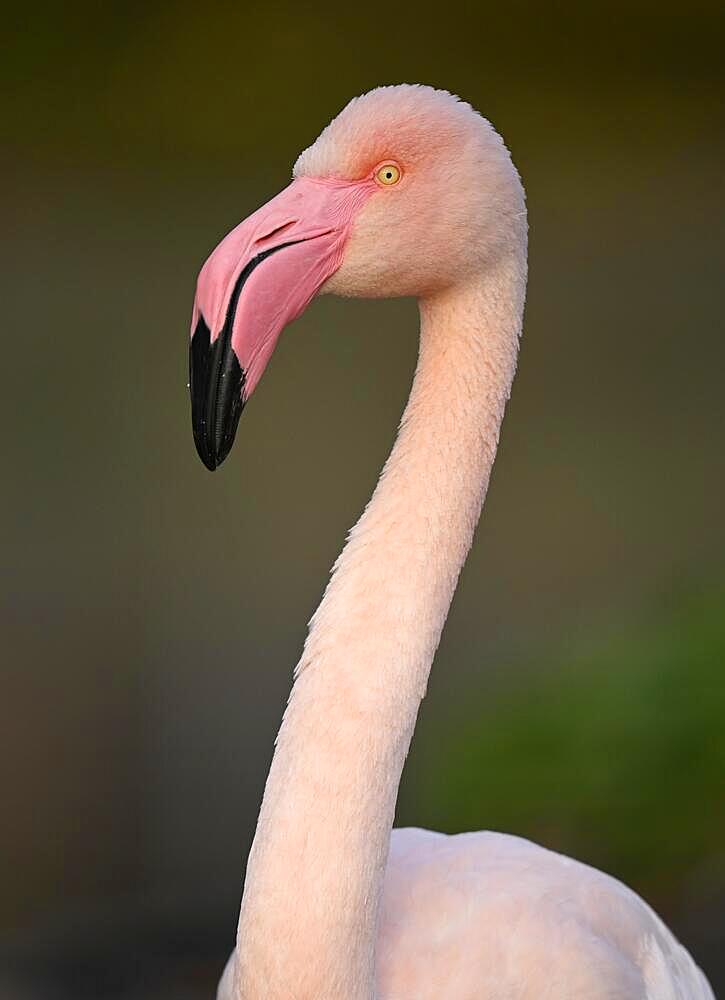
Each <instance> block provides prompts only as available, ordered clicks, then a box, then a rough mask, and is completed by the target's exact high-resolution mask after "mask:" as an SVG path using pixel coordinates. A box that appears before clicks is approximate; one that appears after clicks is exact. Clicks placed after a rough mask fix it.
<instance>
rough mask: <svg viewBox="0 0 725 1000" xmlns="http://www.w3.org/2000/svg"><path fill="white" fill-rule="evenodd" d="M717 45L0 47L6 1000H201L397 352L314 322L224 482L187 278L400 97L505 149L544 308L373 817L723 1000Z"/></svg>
mask: <svg viewBox="0 0 725 1000" xmlns="http://www.w3.org/2000/svg"><path fill="white" fill-rule="evenodd" d="M724 25H725V21H724V17H723V9H722V5H721V4H716V3H706V2H703V3H689V4H684V3H611V2H610V3H607V4H582V3H573V2H563V3H558V4H550V3H549V4H533V3H524V2H517V3H508V4H506V5H504V4H497V5H490V6H486V5H483V4H475V5H474V4H469V5H465V4H455V3H446V4H443V5H440V6H427V7H422V6H418V5H413V4H405V3H395V4H382V3H377V4H370V5H364V6H363V5H359V4H358V5H354V6H350V7H349V9H348V8H347V7H346V6H344V5H337V6H329V7H325V6H322V5H320V6H316V7H313V8H309V7H306V6H305V5H303V4H296V5H295V4H291V3H285V4H281V5H274V6H273V5H259V6H255V5H244V4H241V3H234V4H215V3H212V4H208V3H207V4H201V3H197V4H190V3H167V4H160V3H143V4H142V3H124V4H120V3H118V4H104V5H101V4H90V3H75V4H69V5H61V4H58V5H56V6H43V5H42V4H41V5H40V6H38V4H34V5H29V4H26V5H22V6H21V5H17V6H16V8H15V12H14V13H13V14H12V15H9V14H8V13H7V12H6V13H4V15H3V34H4V41H3V58H2V65H1V67H0V76H1V78H0V93H1V97H0V100H1V101H2V107H1V108H0V112H1V120H2V123H3V124H2V130H3V147H4V157H3V165H2V167H1V168H0V171H1V173H0V181H1V186H0V187H1V191H2V201H3V211H2V222H3V230H4V239H3V241H2V244H3V261H2V271H1V273H2V276H3V292H2V305H3V313H4V333H3V358H2V361H3V364H2V372H3V389H2V393H1V394H0V398H1V401H2V402H1V405H2V411H3V413H2V429H3V434H2V439H3V481H2V493H1V494H0V504H1V505H2V522H1V523H2V534H3V537H2V544H1V551H2V561H3V572H2V587H3V599H2V648H3V650H4V654H3V660H4V663H3V681H2V697H1V698H0V761H2V765H1V766H2V769H3V772H4V773H3V775H2V788H3V800H2V812H1V815H2V820H1V822H0V857H1V859H2V860H1V862H0V863H1V865H2V868H1V869H0V885H1V886H2V891H1V892H0V930H1V931H2V938H1V940H2V944H1V945H0V960H1V961H2V971H0V993H1V994H2V996H3V998H5V997H6V996H7V997H9V998H11V1000H21V998H23V1000H28V998H31V1000H36V998H37V1000H52V998H65V997H73V998H74V1000H82V998H85V997H89V998H91V997H92V998H97V997H104V998H105V997H109V998H111V997H113V998H123V1000H131V998H134V1000H140V998H148V1000H164V998H167V997H168V998H172V997H173V998H174V1000H187V998H189V1000H191V998H197V997H198V998H200V1000H201V998H203V997H212V996H213V985H212V984H213V983H214V981H215V979H216V976H217V974H218V972H219V968H220V966H221V964H222V962H223V960H224V957H223V956H224V953H225V952H226V951H227V949H228V948H229V947H230V946H231V942H232V940H233V933H234V927H235V919H236V907H237V904H238V898H239V893H240V886H241V880H242V876H243V859H244V857H245V855H246V851H247V849H248V845H249V842H250V838H251V835H252V831H253V826H254V821H255V816H256V810H257V807H258V803H259V798H260V795H261V790H262V785H263V780H264V776H265V773H266V769H267V766H268V762H269V757H270V753H271V749H272V741H273V737H274V733H275V730H276V726H277V723H278V720H279V717H280V714H281V711H282V707H283V704H284V699H285V697H286V693H287V690H288V687H289V682H290V674H291V669H292V666H293V664H294V662H295V660H296V658H297V655H298V653H299V649H300V645H301V642H302V640H303V637H304V626H305V622H306V621H307V619H308V618H309V616H310V614H311V612H312V610H313V609H314V607H315V604H316V602H317V600H318V597H319V594H320V592H321V590H322V587H323V585H324V582H325V579H326V574H327V571H328V568H329V566H330V565H331V563H332V561H333V559H334V557H335V555H336V553H337V551H338V550H339V548H340V546H341V544H342V541H343V538H344V533H345V531H346V529H347V528H348V527H349V526H350V524H351V523H352V522H353V521H354V520H355V518H356V517H357V515H358V514H359V512H360V510H361V508H362V506H363V505H364V503H365V501H366V499H367V497H368V495H369V493H370V491H371V489H372V486H373V484H374V481H375V477H376V475H377V472H378V469H379V467H380V465H381V463H382V461H383V459H384V457H385V455H386V453H387V451H388V449H389V447H390V445H391V442H392V438H393V434H394V429H395V426H396V422H397V419H398V417H399V415H400V412H401V409H402V406H403V403H404V399H405V396H406V393H407V391H408V388H409V384H410V378H411V372H412V368H413V364H414V360H415V351H416V322H417V317H416V311H415V307H414V304H413V303H412V302H407V301H404V302H351V301H348V302H340V301H336V300H332V299H324V300H321V301H319V302H317V303H316V304H314V305H313V307H312V308H311V309H310V310H309V311H308V313H307V314H306V315H305V316H304V317H303V318H302V319H301V320H300V321H299V322H297V323H296V324H295V325H294V327H293V328H291V329H290V330H289V331H288V333H287V334H286V335H285V336H284V337H283V340H282V343H281V345H280V347H279V349H278V352H277V354H276V355H275V358H274V360H273V363H272V364H271V366H270V369H269V371H268V373H267V375H266V376H265V378H264V381H263V384H262V386H261V387H260V389H259V391H258V393H257V394H256V395H255V398H254V400H253V403H252V404H251V405H250V406H249V408H248V409H247V411H246V412H245V414H244V417H243V420H242V423H241V425H240V431H239V435H238V440H237V445H236V447H235V450H234V452H233V454H232V457H231V458H230V460H229V461H228V463H227V464H226V465H225V466H224V468H223V469H222V470H221V471H220V472H218V473H216V474H215V475H214V476H210V475H209V474H208V473H207V472H206V471H205V470H204V469H203V467H202V465H201V463H200V462H199V460H198V459H197V457H196V455H195V453H194V449H193V445H192V442H191V433H190V421H189V406H188V400H187V392H186V381H187V372H186V367H187V356H186V355H187V336H188V322H189V316H190V308H191V299H192V294H193V286H194V280H195V276H196V272H197V270H198V267H199V266H200V264H201V262H202V260H203V259H204V257H205V256H206V255H207V253H208V252H209V250H210V249H211V248H212V247H213V246H214V244H215V243H216V242H217V240H218V239H219V238H220V237H221V236H222V235H223V234H224V233H225V232H226V231H227V230H228V229H229V228H231V226H232V225H234V224H235V223H236V222H237V221H239V220H240V219H241V218H242V217H244V216H245V215H246V214H247V213H248V212H249V211H250V210H252V209H253V208H255V207H256V206H257V205H258V204H259V203H260V202H261V201H262V200H265V199H266V198H268V197H269V196H270V195H272V194H273V193H274V192H275V191H276V190H278V189H279V188H280V187H281V186H283V185H284V184H285V183H286V181H287V179H288V177H289V172H290V169H291V165H292V163H293V161H294V159H295V158H296V156H297V153H298V152H299V150H300V149H301V148H302V147H304V146H306V145H308V144H309V143H310V142H311V141H312V140H313V139H314V138H315V136H316V134H317V133H318V131H319V130H320V128H321V127H322V126H323V125H324V124H325V123H326V122H327V121H328V120H329V119H330V117H331V116H332V115H333V114H334V113H336V112H337V111H338V110H339V109H340V108H341V107H342V106H343V105H344V104H345V103H346V101H347V100H348V99H349V98H350V97H351V96H353V95H355V94H357V93H359V92H361V91H364V90H366V89H368V88H370V87H372V86H374V85H376V84H379V83H392V82H400V81H409V82H416V81H417V82H425V83H431V84H435V85H437V86H442V87H446V88H447V89H451V90H453V91H456V92H458V93H460V94H461V95H462V96H464V97H465V98H466V99H468V100H469V101H471V102H472V103H473V104H474V105H475V106H476V107H478V108H479V109H480V110H482V111H483V113H484V114H486V115H487V116H488V117H490V118H491V120H492V121H493V122H494V124H495V125H496V126H497V128H498V129H499V130H500V131H501V132H502V134H503V135H504V137H505V139H506V141H507V143H508V144H509V146H510V148H511V150H512V152H513V156H514V159H515V161H516V163H517V165H518V167H519V169H520V171H521V173H522V176H523V178H524V183H525V185H526V188H527V191H528V199H529V211H530V222H531V254H530V265H531V280H530V289H529V298H528V305H527V313H526V324H525V335H524V340H523V344H522V354H521V362H520V368H519V375H518V377H517V381H516V383H515V386H514V393H513V397H512V400H511V405H510V408H509V412H508V415H507V419H506V423H505V425H504V432H503V437H502V443H501V449H500V454H499V459H498V462H497V466H496V470H495V474H494V479H493V484H492V488H491V492H490V496H489V500H488V503H487V506H486V511H485V516H484V520H483V523H482V526H481V529H480V530H479V532H478V536H477V541H476V545H475V547H474V550H473V552H472V555H471V558H470V559H469V562H468V565H467V568H466V570H465V572H464V574H463V577H462V582H461V587H460V589H459V593H458V596H457V598H456V601H455V603H454V607H453V611H452V613H451V618H450V621H449V625H448V627H447V630H446V633H445V637H444V641H443V644H442V646H441V649H440V652H439V655H438V658H437V661H436V666H435V668H434V673H433V677H432V681H431V685H430V691H429V697H428V699H427V700H426V702H425V703H424V707H423V711H422V713H421V718H420V724H419V727H418V731H417V733H416V737H415V741H414V748H413V751H412V754H411V758H410V762H409V766H408V768H407V771H406V775H405V779H404V783H403V788H402V791H401V799H400V809H399V821H400V822H404V823H410V822H415V823H420V824H427V825H434V826H437V827H439V828H442V829H446V830H455V829H459V828H464V827H474V828H477V827H491V828H494V829H507V830H511V831H513V832H517V833H521V834H524V835H527V836H531V837H533V838H536V839H538V840H540V841H542V842H544V843H545V844H547V845H549V846H551V847H554V848H557V849H561V850H565V851H568V852H570V853H572V854H574V855H576V856H577V857H579V858H582V859H584V860H586V861H589V862H591V863H593V864H596V865H599V866H601V867H603V868H605V869H606V870H608V871H611V872H612V873H614V874H616V875H618V876H620V877H622V878H624V879H626V880H627V881H628V882H630V883H631V884H632V885H633V886H634V888H636V889H637V890H638V891H640V892H642V893H643V894H645V895H646V896H647V898H648V899H650V900H651V901H652V902H653V903H654V904H655V905H656V906H657V907H658V908H659V909H660V910H661V912H662V914H663V915H664V916H665V918H666V919H667V920H668V921H669V922H670V923H671V924H672V925H673V926H674V927H675V929H676V930H677V931H678V933H679V934H680V935H681V936H682V937H683V939H684V940H685V942H686V943H687V944H688V946H689V947H690V948H691V949H692V950H693V952H694V953H695V954H696V955H697V956H698V958H699V959H700V960H701V962H702V964H703V965H704V966H705V968H706V969H707V971H708V972H709V974H710V975H711V978H712V981H713V984H714V985H715V986H716V987H718V986H719V988H720V989H721V990H724V989H725V966H723V945H724V944H725V927H724V925H725V792H724V791H723V784H724V783H723V773H724V772H725V735H723V718H724V717H725V679H724V668H725V623H724V617H725V612H724V610H723V606H724V603H725V552H724V548H723V543H724V542H725V522H724V519H723V494H724V493H725V490H724V489H723V487H724V486H725V468H724V465H723V443H722V437H723V417H724V416H725V393H723V361H724V360H725V342H724V339H723V337H724V331H723V323H722V318H721V317H722V310H723V305H722V302H723V288H722V270H723V242H724V239H723V237H724V235H725V199H724V198H723V162H724V160H725V157H724V155H723V154H724V152H725V135H724V132H723V127H722V126H723V119H722V101H723V94H724V90H725V88H724V87H723V82H724V75H725V66H724V62H725V61H724V60H723V50H724V46H723V28H724ZM2 990H5V992H2Z"/></svg>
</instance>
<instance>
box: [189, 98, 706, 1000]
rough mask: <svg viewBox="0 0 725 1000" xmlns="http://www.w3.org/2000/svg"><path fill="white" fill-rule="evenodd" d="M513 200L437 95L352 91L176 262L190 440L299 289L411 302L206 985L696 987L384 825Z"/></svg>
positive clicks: (518, 283)
mask: <svg viewBox="0 0 725 1000" xmlns="http://www.w3.org/2000/svg"><path fill="white" fill-rule="evenodd" d="M526 244H527V222H526V209H525V202H524V192H523V189H522V186H521V183H520V180H519V176H518V174H517V172H516V170H515V168H514V166H513V164H512V162H511V159H510V156H509V153H508V151H507V149H506V147H505V146H504V144H503V142H502V140H501V139H500V137H499V136H498V134H497V133H496V132H495V131H494V129H493V128H492V127H491V125H490V124H489V123H488V122H487V121H486V120H485V119H484V118H482V117H480V115H479V114H478V113H476V112H475V111H474V110H473V109H472V108H471V107H470V106H469V105H468V104H465V103H463V102H461V101H459V100H458V99H457V98H455V97H453V96H451V95H450V94H448V93H446V92H445V91H439V90H433V89H431V88H428V87H421V86H396V87H382V88H379V89H377V90H373V91H371V92H370V93H368V94H365V95H363V96H362V97H358V98H356V99H355V100H353V101H351V102H350V104H348V105H347V107H346V108H345V109H344V110H343V111H342V112H341V113H340V114H339V115H338V117H337V118H335V119H334V120H333V121H332V123H331V124H330V125H329V126H328V127H327V128H326V129H325V130H324V131H323V132H322V134H321V135H320V136H319V138H318V139H317V141H316V142H315V143H314V144H313V145H312V146H311V147H310V148H309V149H307V150H305V152H303V153H302V155H301V156H300V157H299V159H298V160H297V163H296V165H295V168H294V178H293V180H292V183H291V184H290V185H289V186H288V187H287V188H285V189H284V190H283V191H282V192H281V193H280V194H279V195H277V196H276V197H275V198H273V199H272V200H271V201H270V202H269V203H268V204H266V205H265V206H264V207H262V208H260V209H259V210H258V211H257V212H255V213H254V214H253V215H251V216H250V217H249V218H248V219H247V220H246V221H244V222H242V223H241V225H239V226H237V228H236V229H234V230H233V231H232V232H231V233H230V234H229V235H228V236H227V237H226V238H225V239H224V240H222V242H221V243H220V244H219V246H218V247H217V248H216V250H214V252H213V253H212V254H211V256H210V257H209V259H208V260H207V262H206V263H205V265H204V267H203V268H202V271H201V273H200V276H199V281H198V285H197V293H196V300H195V304H194V314H193V321H192V341H191V397H192V412H193V426H194V436H195V441H196V445H197V449H198V451H199V454H200V456H201V458H202V459H203V461H204V463H205V464H206V465H207V467H208V468H210V469H214V468H216V466H217V465H218V464H219V463H220V462H221V461H223V459H224V458H225V457H226V455H227V454H228V452H229V449H230V448H231V445H232V442H233V439H234V435H235V432H236V428H237V422H238V420H239V415H240V413H241V410H242V407H243V405H244V403H245V402H246V401H247V399H248V398H249V396H250V395H251V394H252V392H253V391H254V389H255V387H256V385H257V383H258V381H259V379H260V376H261V375H262V372H263V370H264V367H265V365H266V364H267V361H268V360H269V357H270V355H271V353H272V351H273V349H274V346H275V343H276V341H277V339H278V337H279V335H280V332H281V331H282V328H283V327H284V326H285V324H287V323H288V322H290V321H291V320H292V319H294V318H295V317H296V316H298V315H299V314H300V313H301V312H302V310H303V309H304V308H305V306H306V305H307V304H308V302H309V301H310V300H311V298H312V297H313V296H314V295H315V293H316V292H318V291H325V292H333V293H337V294H340V295H347V296H350V295H352V296H371V297H387V296H401V295H413V296H416V297H417V298H418V300H419V303H420V318H421V324H420V327H421V329H420V353H419V360H418V365H417V369H416V373H415V378H414V381H413V386H412V390H411V393H410V398H409V401H408V404H407V406H406V408H405V413H404V415H403V418H402V422H401V425H400V430H399V433H398V436H397V439H396V442H395V445H394V447H393V450H392V452H391V454H390V457H389V458H388V461H387V463H386V465H385V468H384V470H383V472H382V475H381V477H380V480H379V482H378V484H377V487H376V489H375V492H374V494H373V497H372V499H371V500H370V502H369V504H368V506H367V507H366V509H365V511H364V513H363V515H362V516H361V518H360V520H359V521H358V523H357V524H356V525H355V527H354V528H353V529H352V531H351V532H350V536H349V538H348V541H347V544H346V545H345V547H344V549H343V551H342V554H341V555H340V557H339V558H338V560H337V562H336V564H335V567H334V569H333V573H332V577H331V580H330V582H329V584H328V587H327V589H326V591H325V594H324V597H323V599H322V603H321V604H320V606H319V608H318V609H317V611H316V613H315V615H314V617H313V619H312V622H311V624H310V629H309V634H308V636H307V640H306V643H305V646H304V650H303V653H302V657H301V659H300V662H299V663H298V665H297V668H296V671H295V679H294V685H293V687H292V692H291V695H290V698H289V703H288V705H287V709H286V711H285V713H284V719H283V722H282V726H281V729H280V731H279V735H278V737H277V743H276V750H275V754H274V759H273V761H272V765H271V768H270V772H269V777H268V779H267V784H266V788H265V792H264V799H263V802H262V806H261V811H260V815H259V821H258V824H257V830H256V835H255V838H254V843H253V845H252V849H251V852H250V855H249V860H248V864H247V873H246V880H245V885H244V893H243V897H242V903H241V911H240V916H239V927H238V935H237V944H236V948H235V950H234V952H233V953H232V956H231V958H230V960H229V963H228V965H227V967H226V970H225V972H224V975H223V977H222V980H221V982H220V985H219V991H218V998H219V1000H283V998H284V1000H373V998H378V1000H443V998H455V1000H544V998H551V1000H595V998H596V1000H605V998H606V1000H696V998H697V1000H707V998H710V1000H712V998H713V994H712V991H711V989H710V987H709V985H708V983H707V981H706V979H705V977H704V975H703V974H702V972H701V971H700V970H699V969H698V967H697V966H696V965H695V963H694V962H693V960H692V959H691V957H690V956H689V954H688V953H687V952H686V951H685V949H684V948H683V947H682V946H681V945H680V944H679V943H678V942H677V941H676V940H675V938H674V937H673V935H672V934H671V933H670V932H669V931H668V930H667V928H666V927H665V926H664V924H663V923H662V922H661V920H660V919H659V918H658V917H657V916H656V915H655V913H654V912H653V911H652V910H651V909H650V908H649V907H648V906H647V904H646V903H644V902H643V901H642V900H641V899H640V898H639V897H638V896H637V895H636V894H635V893H634V892H633V891H631V890H630V889H628V888H627V887H626V886H624V885H623V884H622V883H620V882H618V881H616V880H615V879H613V878H611V877H609V876H608V875H604V874H602V873H601V872H598V871H596V870H594V869H592V868H590V867H588V866H586V865H584V864H580V863H579V862H577V861H573V860H570V859H569V858H565V857H562V856H561V855H558V854H555V853H553V852H551V851H549V850H545V849H544V848H542V847H538V846H536V845H534V844H532V843H530V842H528V841H526V840H523V839H520V838H518V837H514V836H508V835H505V834H499V833H465V834H459V835H457V836H444V835H442V834H439V833H431V832H429V831H424V830H417V829H405V830H392V834H391V829H392V825H393V818H394V812H395V802H396V797H397V792H398V785H399V782H400V776H401V772H402V768H403V764H404V761H405V757H406V754H407V751H408V748H409V745H410V741H411V737H412V734H413V729H414V726H415V721H416V716H417V713H418V707H419V704H420V701H421V699H422V698H423V696H424V694H425V690H426V683H427V680H428V674H429V671H430V668H431V664H432V661H433V656H434V653H435V650H436V647H437V645H438V641H439V638H440V635H441V630H442V628H443V624H444V622H445V619H446V615H447V613H448V608H449V605H450V602H451V599H452V596H453V592H454V589H455V586H456V582H457V579H458V574H459V572H460V569H461V566H462V564H463V562H464V560H465V558H466V554H467V552H468V549H469V547H470V545H471V541H472V537H473V532H474V528H475V526H476V523H477V521H478V518H479V514H480V511H481V506H482V503H483V499H484V495H485V493H486V489H487V485H488V481H489V476H490V473H491V467H492V465H493V461H494V456H495V454H496V447H497V443H498V435H499V428H500V424H501V420H502V418H503V414H504V408H505V405H506V401H507V399H508V396H509V391H510V388H511V381H512V379H513V375H514V370H515V366H516V357H517V350H518V343H519V334H520V331H521V321H522V311H523V304H524V293H525V284H526Z"/></svg>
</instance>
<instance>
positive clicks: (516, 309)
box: [234, 253, 525, 1000]
mask: <svg viewBox="0 0 725 1000" xmlns="http://www.w3.org/2000/svg"><path fill="white" fill-rule="evenodd" d="M524 271H525V265H524V262H523V256H522V255H521V254H518V253H512V254H511V257H510V259H508V260H507V261H506V262H505V263H502V264H501V265H500V266H499V267H498V268H497V269H496V270H495V271H494V272H492V273H489V274H487V276H486V277H485V278H483V279H482V278H478V279H476V280H475V281H471V282H470V283H469V284H467V285H466V286H464V287H457V288H455V289H450V290H448V291H446V292H443V293H439V294H437V295H436V296H435V297H432V298H429V299H426V300H424V301H422V302H421V306H420V313H421V341H420V354H419V360H418V365H417V369H416V374H415V379H414V382H413V387H412V390H411V394H410V398H409V401H408V404H407V406H406V409H405V413H404V415H403V419H402V422H401V426H400V431H399V433H398V437H397V439H396V442H395V445H394V447H393V450H392V452H391V454H390V457H389V459H388V461H387V463H386V465H385V468H384V470H383V473H382V475H381V477H380V480H379V482H378V484H377V487H376V489H375V492H374V494H373V497H372V499H371V501H370V503H369V504H368V506H367V508H366V510H365V512H364V513H363V515H362V517H361V518H360V520H359V521H358V523H357V524H356V525H355V527H354V528H353V529H352V531H351V533H350V536H349V539H348V542H347V544H346V545H345V548H344V549H343V551H342V553H341V555H340V557H339V558H338V560H337V563H336V564H335V567H334V570H333V574H332V578H331V580H330V583H329V584H328V587H327V590H326V592H325V595H324V597H323V599H322V602H321V604H320V606H319V608H318V609H317V612H316V613H315V615H314V617H313V620H312V622H311V627H310V632H309V635H308V638H307V641H306V643H305V647H304V651H303V654H302V658H301V660H300V663H299V664H298V667H297V670H296V679H295V683H294V686H293V689H292V693H291V696H290V699H289V703H288V706H287V709H286V712H285V715H284V720H283V722H282V727H281V729H280V731H279V735H278V737H277V744H276V751H275V754H274V759H273V761H272V766H271V769H270V772H269V777H268V780H267V785H266V789H265V793H264V800H263V802H262V808H261V812H260V816H259V821H258V825H257V831H256V835H255V838H254V843H253V845H252V850H251V852H250V855H249V861H248V865H247V876H246V882H245V888H244V896H243V900H242V906H241V913H240V918H239V929H238V937H237V951H236V969H235V971H234V984H235V985H234V996H235V997H236V998H237V1000H262V998H263V997H264V998H265V1000H282V998H292V997H294V998H295V1000H313V998H314V1000H339V998H340V997H343V996H344V997H345V998H346V1000H372V998H373V996H374V995H375V986H374V977H375V938H376V930H377V916H378V904H379V900H380V895H381V890H382V884H383V877H384V872H385V866H386V861H387V855H388V845H389V839H390V831H391V828H392V824H393V819H394V813H395V803H396V798H397V793H398V786H399V783H400V776H401V772H402V769H403V764H404V762H405V757H406V754H407V752H408V748H409V746H410V741H411V737H412V735H413V729H414V726H415V721H416V717H417V714H418V708H419V705H420V701H421V699H422V698H423V696H424V694H425V690H426V684H427V680H428V675H429V672H430V668H431V664H432V661H433V656H434V654H435V651H436V648H437V646H438V642H439V639H440V635H441V631H442V628H443V625H444V622H445V619H446V616H447V614H448V609H449V606H450V603H451V600H452V597H453V592H454V589H455V586H456V582H457V580H458V575H459V572H460V570H461V567H462V565H463V562H464V560H465V558H466V554H467V552H468V550H469V547H470V545H471V540H472V537H473V532H474V529H475V526H476V523H477V521H478V518H479V514H480V511H481V505H482V503H483V499H484V496H485V493H486V489H487V486H488V481H489V475H490V472H491V467H492V465H493V460H494V457H495V454H496V447H497V444H498V435H499V428H500V424H501V420H502V418H503V413H504V407H505V405H506V400H507V399H508V396H509V392H510V387H511V380H512V378H513V375H514V369H515V365H516V355H517V349H518V339H519V333H520V328H521V314H522V308H523V295H524V284H525V276H524Z"/></svg>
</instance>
